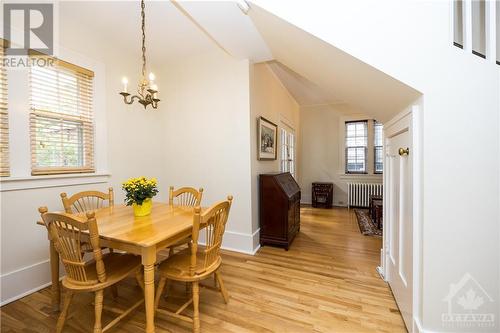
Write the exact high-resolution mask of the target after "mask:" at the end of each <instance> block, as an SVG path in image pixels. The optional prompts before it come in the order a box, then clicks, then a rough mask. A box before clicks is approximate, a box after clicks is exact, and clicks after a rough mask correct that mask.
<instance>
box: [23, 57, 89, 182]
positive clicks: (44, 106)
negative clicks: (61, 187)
mask: <svg viewBox="0 0 500 333" xmlns="http://www.w3.org/2000/svg"><path fill="white" fill-rule="evenodd" d="M93 76H94V73H93V72H92V71H89V70H87V69H85V68H81V67H78V66H75V65H72V64H69V63H66V62H64V61H61V60H58V61H57V62H55V64H54V66H51V67H48V66H46V67H37V66H33V67H31V68H30V87H31V90H30V97H31V113H30V134H31V161H32V167H31V173H32V175H43V174H58V173H59V174H60V173H82V172H94V124H93V112H92V95H93Z"/></svg>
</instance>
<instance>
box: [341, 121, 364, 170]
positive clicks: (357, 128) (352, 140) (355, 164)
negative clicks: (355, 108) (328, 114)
mask: <svg viewBox="0 0 500 333" xmlns="http://www.w3.org/2000/svg"><path fill="white" fill-rule="evenodd" d="M345 128H346V152H345V154H346V156H345V159H346V172H347V173H366V159H367V154H366V149H367V146H368V122H367V121H356V122H347V123H346V127H345Z"/></svg>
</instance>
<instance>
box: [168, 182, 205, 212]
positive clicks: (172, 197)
mask: <svg viewBox="0 0 500 333" xmlns="http://www.w3.org/2000/svg"><path fill="white" fill-rule="evenodd" d="M202 197H203V188H200V189H198V190H197V189H195V188H193V187H181V188H179V189H177V190H174V187H173V186H170V190H169V195H168V203H169V204H170V205H171V206H172V205H174V204H175V205H178V206H190V207H196V206H199V205H201V198H202Z"/></svg>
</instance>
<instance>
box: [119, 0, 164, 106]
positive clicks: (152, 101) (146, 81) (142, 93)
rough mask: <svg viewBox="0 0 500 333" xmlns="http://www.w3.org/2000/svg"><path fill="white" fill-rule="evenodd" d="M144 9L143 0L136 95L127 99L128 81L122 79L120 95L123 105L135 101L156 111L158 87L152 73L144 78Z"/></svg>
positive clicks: (142, 3) (142, 0)
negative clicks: (140, 56)
mask: <svg viewBox="0 0 500 333" xmlns="http://www.w3.org/2000/svg"><path fill="white" fill-rule="evenodd" d="M144 8H145V4H144V0H141V18H142V24H141V30H142V79H141V81H140V82H139V85H138V88H137V95H133V96H131V97H130V98H129V96H130V94H129V93H128V92H127V85H128V79H127V78H126V77H124V78H123V79H122V83H123V91H122V92H121V93H120V95H122V96H123V101H124V102H125V104H132V103H134V100H136V99H137V101H138V102H139V103H141V104H142V105H143V106H144V109H146V107H147V106H148V105H151V106H152V107H153V109H156V108H157V107H158V102H159V101H160V100H159V99H158V86H157V85H156V84H155V83H154V80H155V75H154V74H153V73H149V77H148V78H146V23H145V22H146V14H145V12H144Z"/></svg>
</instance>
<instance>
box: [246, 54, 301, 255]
mask: <svg viewBox="0 0 500 333" xmlns="http://www.w3.org/2000/svg"><path fill="white" fill-rule="evenodd" d="M250 82H251V84H250V91H251V101H250V110H251V112H250V136H251V154H250V156H251V165H252V176H251V177H252V230H253V232H254V233H256V234H255V246H257V244H258V241H259V239H258V236H259V235H258V233H257V230H258V228H259V186H258V184H259V174H261V173H268V172H278V171H280V152H281V151H280V148H281V146H280V145H281V142H280V138H279V131H280V128H283V127H285V128H287V129H290V128H291V129H293V131H294V133H295V135H296V137H295V140H296V150H297V152H296V161H297V162H296V168H297V170H296V171H297V172H296V175H297V176H299V175H300V173H301V170H300V160H301V159H302V156H301V152H300V149H299V148H298V147H299V145H298V143H299V142H300V122H299V117H300V115H299V106H298V104H297V102H296V101H295V99H294V98H293V97H292V96H291V95H290V93H289V92H288V90H287V89H286V88H285V87H284V86H283V85H282V83H281V81H280V80H279V79H278V78H277V77H276V76H275V74H274V72H273V71H272V70H271V68H269V66H268V65H267V64H266V63H261V64H255V65H253V66H252V68H251V80H250ZM259 117H264V118H266V119H268V120H269V121H271V122H273V123H275V124H276V125H278V143H277V144H278V154H277V156H278V158H277V159H276V160H275V161H259V160H258V159H257V131H258V126H257V121H258V118H259Z"/></svg>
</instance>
